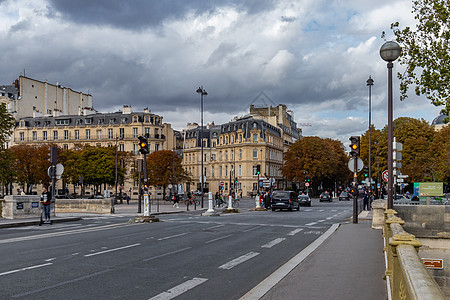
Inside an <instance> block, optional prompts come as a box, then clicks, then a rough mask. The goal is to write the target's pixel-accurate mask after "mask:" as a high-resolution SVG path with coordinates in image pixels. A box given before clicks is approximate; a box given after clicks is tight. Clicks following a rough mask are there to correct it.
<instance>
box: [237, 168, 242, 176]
mask: <svg viewBox="0 0 450 300" xmlns="http://www.w3.org/2000/svg"><path fill="white" fill-rule="evenodd" d="M238 176H242V166H241V165H239V166H238Z"/></svg>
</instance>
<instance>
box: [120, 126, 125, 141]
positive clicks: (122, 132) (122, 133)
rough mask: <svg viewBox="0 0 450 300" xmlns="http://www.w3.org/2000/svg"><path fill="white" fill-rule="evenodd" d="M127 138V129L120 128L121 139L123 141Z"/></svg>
mask: <svg viewBox="0 0 450 300" xmlns="http://www.w3.org/2000/svg"><path fill="white" fill-rule="evenodd" d="M124 137H125V129H124V128H119V138H121V139H123V138H124Z"/></svg>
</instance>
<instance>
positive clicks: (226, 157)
mask: <svg viewBox="0 0 450 300" xmlns="http://www.w3.org/2000/svg"><path fill="white" fill-rule="evenodd" d="M225 160H228V151H225Z"/></svg>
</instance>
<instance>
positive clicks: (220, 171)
mask: <svg viewBox="0 0 450 300" xmlns="http://www.w3.org/2000/svg"><path fill="white" fill-rule="evenodd" d="M219 176H220V177H222V166H220V167H219Z"/></svg>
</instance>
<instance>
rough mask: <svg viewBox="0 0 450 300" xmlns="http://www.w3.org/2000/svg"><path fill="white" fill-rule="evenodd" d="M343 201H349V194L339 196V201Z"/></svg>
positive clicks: (344, 193) (343, 193)
mask: <svg viewBox="0 0 450 300" xmlns="http://www.w3.org/2000/svg"><path fill="white" fill-rule="evenodd" d="M343 200H345V201H350V194H349V193H347V192H342V193H341V194H340V195H339V201H343Z"/></svg>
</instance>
